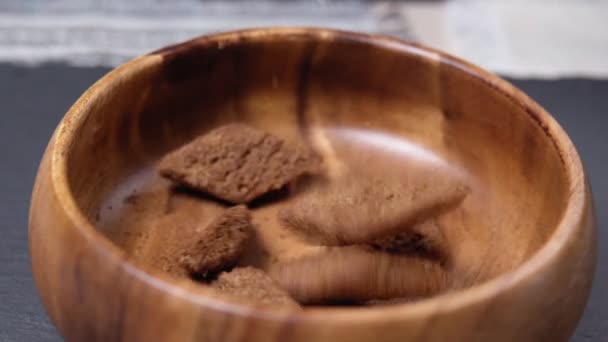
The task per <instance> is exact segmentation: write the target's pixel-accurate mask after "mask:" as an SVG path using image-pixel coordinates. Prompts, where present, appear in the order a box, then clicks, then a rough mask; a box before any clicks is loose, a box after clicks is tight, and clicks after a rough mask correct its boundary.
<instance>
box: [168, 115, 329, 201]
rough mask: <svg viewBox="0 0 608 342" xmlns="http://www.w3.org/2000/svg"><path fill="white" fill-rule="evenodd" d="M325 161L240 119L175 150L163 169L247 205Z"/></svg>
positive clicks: (189, 184) (183, 182)
mask: <svg viewBox="0 0 608 342" xmlns="http://www.w3.org/2000/svg"><path fill="white" fill-rule="evenodd" d="M320 163H321V159H320V157H319V156H318V155H316V154H315V153H314V152H313V151H312V150H311V149H308V148H307V147H305V146H302V145H295V144H294V145H292V144H288V143H286V142H284V141H283V140H281V139H279V138H277V137H275V136H272V135H270V134H267V133H265V132H262V131H260V130H257V129H255V128H253V127H250V126H247V125H244V124H238V123H234V124H229V125H226V126H222V127H219V128H217V129H214V130H212V131H210V132H209V133H207V134H205V135H202V136H200V137H198V138H196V139H194V140H193V141H192V142H190V143H188V144H186V145H184V146H182V147H181V148H179V149H177V150H175V151H173V152H171V153H169V154H168V155H167V156H165V157H164V158H163V159H162V160H161V162H160V164H159V172H160V174H161V175H163V176H165V177H167V178H169V179H171V180H173V181H174V182H176V183H179V184H181V185H183V186H186V187H188V188H192V189H194V190H197V191H202V192H205V193H208V194H210V195H212V196H215V197H217V198H219V199H222V200H225V201H228V202H231V203H236V204H241V203H249V202H251V201H252V200H254V199H255V198H257V197H259V196H261V195H263V194H265V193H268V192H270V191H273V190H278V189H280V188H282V187H283V186H284V185H286V184H287V183H289V182H290V181H292V180H294V179H296V178H297V177H299V176H301V175H303V174H307V173H315V172H317V171H318V169H319V168H320Z"/></svg>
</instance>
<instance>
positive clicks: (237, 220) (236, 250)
mask: <svg viewBox="0 0 608 342" xmlns="http://www.w3.org/2000/svg"><path fill="white" fill-rule="evenodd" d="M252 232H253V227H252V223H251V214H250V213H249V210H248V209H247V208H246V207H245V206H244V205H239V206H235V207H232V208H228V209H226V210H225V211H224V212H223V213H221V214H220V215H219V216H218V217H216V218H215V219H214V220H213V221H212V222H211V223H210V224H209V225H208V226H207V227H205V229H202V230H200V231H197V235H193V236H192V237H191V238H192V241H190V242H186V243H187V244H188V246H187V247H186V248H184V250H182V251H181V253H180V254H179V257H178V260H177V261H178V265H179V267H180V268H182V269H184V270H185V271H186V272H188V273H190V274H194V273H197V274H207V273H210V272H217V271H221V270H223V269H226V268H228V267H231V266H233V265H234V264H235V263H236V262H237V259H238V258H239V256H240V255H241V253H242V252H243V250H244V249H245V245H246V243H247V241H248V239H249V238H250V237H251V236H252Z"/></svg>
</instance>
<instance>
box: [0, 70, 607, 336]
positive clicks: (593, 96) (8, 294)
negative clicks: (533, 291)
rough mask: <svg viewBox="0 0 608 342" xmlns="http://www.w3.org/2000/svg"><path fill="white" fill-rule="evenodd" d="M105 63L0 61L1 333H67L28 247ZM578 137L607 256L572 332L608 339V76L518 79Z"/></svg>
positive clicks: (601, 247)
mask: <svg viewBox="0 0 608 342" xmlns="http://www.w3.org/2000/svg"><path fill="white" fill-rule="evenodd" d="M107 71H108V69H105V68H74V67H67V66H63V65H44V66H42V67H37V68H26V67H17V66H13V65H7V64H0V105H1V109H0V156H2V161H1V162H0V179H2V181H1V182H0V186H1V188H0V190H1V191H0V198H1V205H0V341H2V342H4V341H60V340H61V338H60V337H59V335H58V334H57V332H56V330H55V329H54V327H53V325H52V324H51V323H50V321H49V319H48V318H47V316H46V314H45V312H44V309H43V307H42V306H41V304H40V301H39V299H38V296H37V294H36V290H35V288H34V284H33V281H32V275H31V271H30V264H29V259H28V248H27V213H28V206H29V204H28V203H29V198H30V193H31V188H32V184H33V181H34V176H35V174H36V169H37V167H38V162H39V159H40V157H41V155H42V153H43V151H44V147H45V145H46V143H47V141H48V139H49V137H50V136H51V134H52V131H53V129H54V128H55V125H57V123H58V122H59V120H60V119H61V117H62V115H63V113H65V112H66V110H67V109H68V108H69V106H70V105H71V104H72V103H73V102H74V101H75V100H76V99H77V98H78V96H79V95H80V94H81V93H82V92H83V91H84V90H85V89H86V88H87V87H88V86H89V85H91V84H92V83H93V82H94V81H95V80H96V79H98V78H99V77H100V76H101V75H103V74H104V73H106V72H107ZM513 82H514V83H515V84H516V85H517V86H519V87H521V88H522V89H524V90H525V91H526V92H528V93H529V94H530V95H531V96H532V97H533V98H534V99H536V100H537V101H538V102H539V103H541V105H543V106H545V108H547V109H548V110H549V112H551V113H553V115H554V116H555V117H556V118H557V120H558V121H559V122H560V123H561V124H562V126H563V127H564V128H565V129H566V131H567V132H568V133H569V134H570V136H571V138H572V139H573V140H574V143H575V145H576V146H577V147H578V150H579V152H580V153H581V155H582V158H583V160H584V162H585V165H586V168H587V172H588V175H589V178H590V179H591V184H592V187H593V190H594V197H595V203H596V211H597V218H598V225H599V242H598V243H599V260H600V261H599V264H598V268H597V273H596V279H595V284H594V288H593V292H592V296H591V299H590V301H589V304H588V306H587V310H586V312H585V315H584V317H583V319H582V321H581V323H580V325H579V327H578V330H577V332H576V334H575V336H574V338H573V339H572V341H575V342H582V341H608V249H606V247H607V246H608V178H606V177H605V175H608V162H607V159H608V81H592V80H582V79H569V80H557V81H536V80H517V81H513Z"/></svg>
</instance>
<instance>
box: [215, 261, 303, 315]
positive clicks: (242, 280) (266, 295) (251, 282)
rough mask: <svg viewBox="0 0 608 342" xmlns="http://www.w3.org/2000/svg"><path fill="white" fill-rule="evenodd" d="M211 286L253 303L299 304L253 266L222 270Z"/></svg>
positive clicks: (289, 305) (294, 305)
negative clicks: (227, 270) (228, 270)
mask: <svg viewBox="0 0 608 342" xmlns="http://www.w3.org/2000/svg"><path fill="white" fill-rule="evenodd" d="M211 287H213V288H216V289H218V290H220V291H222V292H224V293H226V294H229V295H231V296H234V297H235V298H236V299H239V300H243V301H246V302H251V303H254V304H260V305H272V306H286V307H299V306H300V305H299V304H298V303H297V302H296V301H294V300H293V299H292V298H291V297H290V296H289V295H288V294H287V292H285V291H284V290H283V289H281V288H280V287H279V285H278V284H277V283H276V282H275V281H274V280H272V278H270V277H269V276H268V275H267V274H266V273H264V271H262V270H259V269H257V268H253V267H239V268H235V269H233V270H232V271H230V272H223V273H222V274H220V275H219V277H218V278H217V280H215V281H214V282H213V283H211Z"/></svg>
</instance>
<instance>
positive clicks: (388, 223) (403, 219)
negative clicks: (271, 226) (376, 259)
mask: <svg viewBox="0 0 608 342" xmlns="http://www.w3.org/2000/svg"><path fill="white" fill-rule="evenodd" d="M467 193H468V187H467V186H466V185H465V184H464V183H462V182H460V181H459V180H456V179H453V178H449V177H445V175H441V174H434V173H432V172H428V173H424V172H414V171H405V172H404V173H403V174H398V175H393V176H386V175H382V176H378V175H374V174H365V173H361V172H359V173H357V174H351V175H349V176H348V177H345V178H343V179H339V180H337V181H334V182H330V183H327V184H321V185H316V186H314V187H313V188H311V189H309V191H307V192H305V193H303V194H302V195H301V197H300V198H297V199H296V201H295V202H294V204H293V205H292V206H290V207H287V208H285V209H283V210H281V211H280V212H279V221H280V222H281V223H282V225H283V226H285V227H286V228H288V229H291V230H293V231H295V232H297V233H300V234H302V235H303V236H305V237H306V238H307V239H308V240H311V241H313V242H315V243H319V244H322V245H350V244H364V243H369V242H371V241H374V240H376V239H381V238H384V237H387V236H395V235H397V234H399V233H402V232H412V227H415V226H416V224H418V223H419V222H424V221H426V220H428V219H430V218H433V217H435V216H438V215H440V214H441V213H443V212H444V211H447V210H449V209H451V208H454V207H455V206H457V205H458V204H460V203H461V202H462V200H463V199H464V198H465V196H466V195H467Z"/></svg>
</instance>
